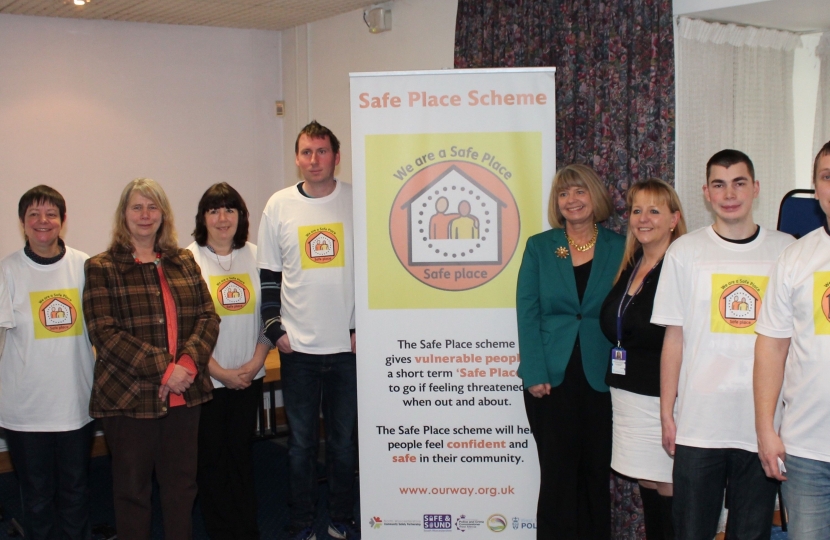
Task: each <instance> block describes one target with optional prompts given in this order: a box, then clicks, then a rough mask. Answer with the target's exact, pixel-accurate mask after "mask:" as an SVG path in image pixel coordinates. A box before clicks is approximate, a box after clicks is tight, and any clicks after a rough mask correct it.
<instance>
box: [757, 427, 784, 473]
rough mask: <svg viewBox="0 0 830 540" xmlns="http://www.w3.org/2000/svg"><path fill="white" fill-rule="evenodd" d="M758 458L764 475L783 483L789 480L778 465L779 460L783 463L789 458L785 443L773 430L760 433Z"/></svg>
mask: <svg viewBox="0 0 830 540" xmlns="http://www.w3.org/2000/svg"><path fill="white" fill-rule="evenodd" d="M758 458H759V459H760V460H761V465H762V466H763V467H764V473H766V475H767V476H769V477H770V478H774V479H775V480H779V481H781V482H785V481H786V480H787V477H786V476H784V473H783V472H782V471H781V468H780V465H779V463H778V460H779V459H780V460H781V462H782V463H783V462H784V461H785V460H786V459H787V456H786V452H785V450H784V443H783V442H782V441H781V437H779V436H778V434H777V433H775V432H774V431H771V430H765V432H764V433H758Z"/></svg>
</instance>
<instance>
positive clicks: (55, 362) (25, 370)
mask: <svg viewBox="0 0 830 540" xmlns="http://www.w3.org/2000/svg"><path fill="white" fill-rule="evenodd" d="M88 258H89V256H88V255H87V254H86V253H82V252H80V251H77V250H75V249H72V248H69V247H67V248H66V254H65V255H64V256H63V258H62V259H61V260H60V261H58V262H56V263H54V264H49V265H41V264H37V263H35V262H34V261H32V260H31V259H30V258H29V257H27V256H26V254H25V253H23V250H20V251H17V252H15V253H12V254H11V255H9V256H8V257H6V258H5V259H3V261H2V262H0V266H2V269H3V274H4V276H5V278H6V286H7V287H8V290H9V297H10V298H11V303H12V310H13V317H14V328H13V329H11V330H9V331H8V333H7V334H6V347H5V350H4V351H3V359H2V361H0V426H2V427H4V428H8V429H13V430H16V431H71V430H74V429H79V428H81V427H83V426H84V425H86V424H87V423H89V422H91V421H92V418H91V417H90V416H89V396H90V393H91V390H92V371H93V365H94V362H95V360H94V358H93V355H92V346H91V345H90V342H89V336H88V335H87V330H86V325H85V323H84V316H83V306H82V305H81V300H82V294H83V290H84V261H86V260H87V259H88Z"/></svg>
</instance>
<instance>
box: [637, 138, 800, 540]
mask: <svg viewBox="0 0 830 540" xmlns="http://www.w3.org/2000/svg"><path fill="white" fill-rule="evenodd" d="M759 187H760V186H759V184H758V182H756V181H755V172H754V168H753V166H752V161H750V159H749V157H747V156H746V154H744V153H742V152H739V151H737V150H722V151H720V152H718V153H716V154H715V155H714V156H712V158H711V159H710V160H709V162H708V163H707V164H706V185H705V186H704V187H703V194H704V197H705V198H706V200H707V201H708V202H709V203H710V204H711V205H712V210H713V211H714V214H715V222H714V223H713V224H712V225H711V226H708V227H704V228H702V229H698V230H697V231H695V232H692V233H690V234H687V235H685V236H682V237H681V238H679V239H678V240H677V241H675V242H674V243H673V244H672V245H671V247H670V248H669V250H668V251H667V252H666V255H665V260H664V262H663V271H662V273H661V276H660V282H659V284H658V286H657V295H656V298H655V301H654V311H653V312H652V318H651V322H652V323H653V324H659V325H663V326H666V337H665V340H664V342H663V353H662V357H661V365H660V409H661V411H660V416H661V421H662V424H663V447H664V448H665V449H666V451H667V452H668V453H669V454H670V455H672V456H674V470H673V475H672V479H673V485H674V507H673V521H674V529H675V531H676V537H677V538H678V539H689V540H691V539H699V540H711V539H712V538H713V537H714V536H715V533H716V532H717V526H718V518H719V516H720V511H721V505H722V503H723V497H724V490H727V494H728V495H727V501H728V505H729V521H728V525H727V530H728V531H729V532H728V535H729V538H737V539H743V538H753V539H755V538H769V537H770V531H771V525H772V514H773V508H774V505H775V494H776V491H777V488H778V485H777V482H775V481H772V480H769V479H768V478H767V477H766V475H765V474H764V471H763V469H762V467H761V462H760V461H759V459H758V454H757V451H758V450H757V443H756V437H755V422H754V410H753V401H752V365H753V352H754V346H755V321H756V320H757V316H758V312H759V310H760V308H761V305H762V302H763V298H764V294H765V292H766V287H767V282H768V281H769V275H770V273H771V272H772V268H773V265H774V263H775V260H776V258H777V257H778V255H779V254H780V253H781V251H782V250H784V248H785V247H786V246H788V245H789V244H790V243H791V242H792V241H793V238H792V237H791V236H789V235H786V234H783V233H779V232H777V231H769V230H766V229H764V228H763V227H760V226H759V225H756V224H755V222H754V221H753V219H752V203H753V200H754V199H755V198H756V197H757V196H758V191H759ZM675 406H676V408H677V410H676V416H675ZM727 486H728V488H727Z"/></svg>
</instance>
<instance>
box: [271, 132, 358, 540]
mask: <svg viewBox="0 0 830 540" xmlns="http://www.w3.org/2000/svg"><path fill="white" fill-rule="evenodd" d="M294 149H295V153H296V158H295V162H296V164H297V167H299V169H300V172H301V173H302V177H303V180H302V181H301V182H300V183H298V184H296V185H294V186H291V187H288V188H285V189H283V190H281V191H278V192H277V193H275V194H274V195H273V196H272V197H271V199H270V200H269V201H268V204H267V205H266V206H265V210H264V211H263V215H262V222H261V223H260V227H259V235H258V237H257V243H258V244H259V250H258V253H257V266H258V267H259V268H260V280H261V283H262V319H263V321H264V324H265V335H266V336H267V337H268V339H269V340H270V341H271V342H272V343H274V344H275V345H276V347H277V348H278V349H279V351H280V356H281V376H282V393H283V402H284V404H285V414H286V417H287V418H288V425H289V427H290V429H291V433H290V435H289V439H288V466H289V486H290V496H289V505H290V516H291V523H290V530H289V533H290V537H291V538H292V539H297V540H315V538H316V535H315V531H314V527H313V525H314V517H315V513H316V501H317V495H316V487H317V466H316V463H317V450H318V446H319V444H318V440H319V432H320V429H319V423H320V418H319V417H320V414H319V413H320V408H321V406H322V411H323V417H324V418H325V426H326V470H327V486H328V502H329V515H330V516H331V523H330V524H329V527H328V531H327V532H328V534H329V535H330V536H331V537H333V538H339V539H348V540H352V539H359V538H360V526H359V524H357V523H355V521H354V502H355V496H354V476H355V469H356V460H357V440H356V438H355V436H356V434H355V426H356V423H357V378H356V369H355V354H354V353H355V335H354V255H353V253H352V188H351V186H350V185H349V184H344V183H343V182H340V181H338V180H336V179H335V178H334V169H335V167H336V166H337V164H338V163H340V143H339V142H338V140H337V137H335V136H334V134H333V133H332V132H331V131H330V130H329V129H328V128H326V127H324V126H321V125H320V124H318V123H317V122H316V121H314V122H311V123H310V124H309V125H307V126H306V127H304V128H303V129H302V131H301V132H300V134H299V135H298V136H297V141H296V143H295V146H294Z"/></svg>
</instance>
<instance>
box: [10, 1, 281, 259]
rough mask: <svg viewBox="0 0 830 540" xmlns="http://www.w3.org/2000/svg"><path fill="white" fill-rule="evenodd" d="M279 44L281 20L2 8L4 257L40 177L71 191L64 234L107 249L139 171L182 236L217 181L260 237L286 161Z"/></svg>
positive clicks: (80, 244) (185, 240)
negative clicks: (22, 12)
mask: <svg viewBox="0 0 830 540" xmlns="http://www.w3.org/2000/svg"><path fill="white" fill-rule="evenodd" d="M280 46H281V45H280V33H279V32H268V31H259V30H232V29H221V28H202V27H190V26H172V25H155V24H143V23H124V22H112V21H81V20H69V19H54V18H45V17H26V16H19V15H0V51H3V54H2V55H0V164H2V165H1V166H0V193H2V198H0V206H2V212H0V230H4V231H6V233H5V234H2V235H0V257H2V256H5V255H7V254H8V253H10V252H12V251H14V250H16V249H19V248H20V247H21V246H22V244H23V241H22V236H21V235H20V234H18V231H19V226H18V223H19V222H18V220H17V201H18V199H19V197H20V195H21V194H22V193H23V192H25V191H26V190H27V189H29V188H30V187H32V186H35V185H37V184H40V183H45V184H48V185H51V186H52V187H54V188H56V189H57V190H58V191H60V192H61V193H62V194H63V195H64V197H65V198H66V199H67V229H66V231H65V238H66V240H67V243H68V244H69V245H72V246H73V247H76V248H78V249H81V250H83V251H86V252H88V253H90V254H95V253H98V252H100V251H103V250H104V249H105V248H106V246H107V244H108V241H109V235H110V228H111V221H112V213H113V211H114V210H115V205H116V202H117V199H118V195H119V194H120V192H121V190H122V189H123V187H124V185H125V184H126V183H127V182H128V181H129V180H131V179H133V178H136V177H139V176H147V177H150V178H154V179H155V180H157V181H159V182H160V183H161V185H162V186H163V187H164V188H165V191H166V192H167V194H168V196H169V198H170V199H171V202H172V204H173V208H174V213H175V216H176V220H177V224H178V226H177V229H178V232H179V241H180V244H181V245H187V244H189V243H190V242H191V241H192V238H191V237H190V233H191V231H192V230H193V217H194V215H195V213H196V205H197V203H198V200H199V197H200V196H201V194H202V193H203V192H204V190H205V189H206V188H207V187H208V186H210V185H211V184H213V183H215V182H221V181H227V182H229V183H231V185H233V186H234V187H236V188H237V189H238V190H239V191H240V193H242V196H243V197H244V198H245V199H246V201H247V203H248V205H249V207H250V210H251V214H252V218H253V219H252V231H251V232H252V240H255V237H256V231H257V225H258V223H259V215H260V214H261V213H262V208H263V207H264V205H265V202H266V200H267V197H268V196H269V195H270V194H271V193H272V192H273V191H274V190H275V189H276V188H277V187H279V186H278V184H279V181H278V178H279V176H280V174H279V173H280V171H282V169H283V163H282V153H281V151H280V149H281V148H282V120H281V119H277V118H276V116H275V113H274V101H275V100H277V99H281V98H282V86H281V65H280V59H281V52H280Z"/></svg>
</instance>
